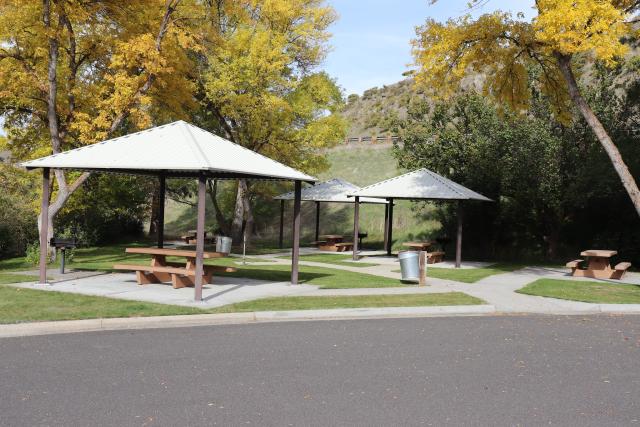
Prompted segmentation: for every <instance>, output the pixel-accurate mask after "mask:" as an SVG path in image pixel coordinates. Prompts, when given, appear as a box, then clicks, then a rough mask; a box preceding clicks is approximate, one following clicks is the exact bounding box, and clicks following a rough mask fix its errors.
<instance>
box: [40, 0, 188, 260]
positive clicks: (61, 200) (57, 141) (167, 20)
mask: <svg viewBox="0 0 640 427" xmlns="http://www.w3.org/2000/svg"><path fill="white" fill-rule="evenodd" d="M178 3H179V0H170V1H167V2H166V5H165V13H164V16H163V19H162V22H161V23H160V27H159V29H158V33H157V35H156V42H155V49H156V50H157V51H158V52H161V50H162V41H163V39H164V37H165V35H166V33H167V30H168V27H169V25H170V24H171V16H172V15H173V13H174V12H175V11H176V8H177V6H178ZM51 15H52V14H51V0H44V1H43V12H42V21H43V23H44V25H45V27H46V28H47V29H48V31H50V32H51V34H52V35H51V36H50V37H49V49H48V51H49V53H48V55H49V58H48V59H49V62H48V64H47V83H48V90H47V124H48V127H49V134H50V137H51V147H52V152H53V154H58V153H60V152H61V151H62V141H63V138H62V137H61V134H60V118H59V117H58V111H57V96H58V75H57V70H58V59H59V50H60V42H59V40H58V39H57V38H56V37H57V35H55V34H54V31H53V30H52V26H51ZM58 19H59V25H60V26H62V25H64V24H65V23H67V24H68V18H67V17H66V16H65V15H64V14H62V15H60V16H59V18H58ZM74 51H75V49H74ZM155 78H156V76H155V74H154V73H148V75H147V79H146V81H145V83H144V84H143V85H142V87H140V88H139V89H138V90H137V91H136V92H135V93H134V94H133V97H132V100H131V102H130V104H129V105H128V106H127V108H125V109H124V110H123V111H122V112H121V113H120V114H119V115H118V116H117V117H116V118H115V119H114V121H113V122H112V123H111V126H110V129H109V136H111V135H112V134H113V133H114V132H115V131H116V130H117V129H118V128H119V126H120V125H121V124H122V123H123V122H124V120H125V119H126V118H127V116H128V114H129V112H130V109H131V108H132V107H133V106H134V105H135V104H136V103H138V102H139V100H140V98H141V97H142V96H144V95H146V93H147V92H148V91H149V90H150V89H151V87H152V86H153V83H154V81H155ZM71 86H72V85H71ZM71 99H72V100H73V98H71ZM71 107H72V106H70V110H71V109H72V108H71ZM54 174H55V181H56V183H57V184H58V193H57V195H56V199H55V201H54V202H53V203H52V204H51V205H50V207H49V232H48V233H47V234H49V236H48V237H51V235H52V233H53V219H54V218H55V216H56V214H57V213H58V212H59V211H60V209H62V207H63V206H64V204H65V203H66V202H67V200H68V199H69V197H70V196H71V194H73V192H74V191H76V190H77V189H78V187H80V186H81V185H82V184H83V183H84V182H85V181H86V180H87V178H89V176H90V173H88V172H85V173H83V174H82V175H80V177H79V178H78V179H76V181H75V182H73V184H71V185H69V184H68V183H67V180H66V176H65V174H64V172H63V171H61V170H54ZM38 218H39V219H38V222H39V224H41V221H42V218H40V217H38ZM39 232H40V225H39V226H38V233H39ZM47 241H49V239H47ZM54 256H55V255H54Z"/></svg>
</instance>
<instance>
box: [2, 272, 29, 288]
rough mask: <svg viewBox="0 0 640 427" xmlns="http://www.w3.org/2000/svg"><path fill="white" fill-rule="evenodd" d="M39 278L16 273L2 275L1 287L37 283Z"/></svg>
mask: <svg viewBox="0 0 640 427" xmlns="http://www.w3.org/2000/svg"><path fill="white" fill-rule="evenodd" d="M36 280H38V276H33V275H28V274H16V273H0V285H6V284H8V283H20V282H35V281H36Z"/></svg>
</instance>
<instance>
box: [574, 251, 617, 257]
mask: <svg viewBox="0 0 640 427" xmlns="http://www.w3.org/2000/svg"><path fill="white" fill-rule="evenodd" d="M617 254H618V251H609V250H603V249H588V250H586V251H582V252H580V256H592V257H600V258H611V257H612V256H614V255H617Z"/></svg>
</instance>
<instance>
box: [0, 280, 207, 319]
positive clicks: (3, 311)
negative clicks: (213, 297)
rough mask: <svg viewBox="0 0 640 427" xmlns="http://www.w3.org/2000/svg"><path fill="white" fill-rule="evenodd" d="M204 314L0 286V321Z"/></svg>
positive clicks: (198, 310)
mask: <svg viewBox="0 0 640 427" xmlns="http://www.w3.org/2000/svg"><path fill="white" fill-rule="evenodd" d="M201 313H205V311H203V310H200V309H197V308H190V307H180V306H174V305H166V304H153V303H147V302H139V301H125V300H119V299H112V298H105V297H95V296H89V295H80V294H71V293H66V292H53V291H41V290H36V289H23V288H15V287H12V286H5V285H2V286H0V324H1V323H20V322H38V321H47V320H75V319H96V318H107V317H142V316H167V315H172V314H201Z"/></svg>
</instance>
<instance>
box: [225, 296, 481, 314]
mask: <svg viewBox="0 0 640 427" xmlns="http://www.w3.org/2000/svg"><path fill="white" fill-rule="evenodd" d="M478 304H484V301H482V300H481V299H478V298H475V297H472V296H471V295H467V294H464V293H462V292H446V293H437V294H405V295H357V296H326V297H322V296H318V297H278V298H265V299H259V300H255V301H245V302H241V303H237V304H229V305H225V306H223V307H220V308H217V309H214V310H213V311H215V312H217V313H234V312H240V311H283V310H314V309H330V308H360V307H424V306H445V305H478Z"/></svg>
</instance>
